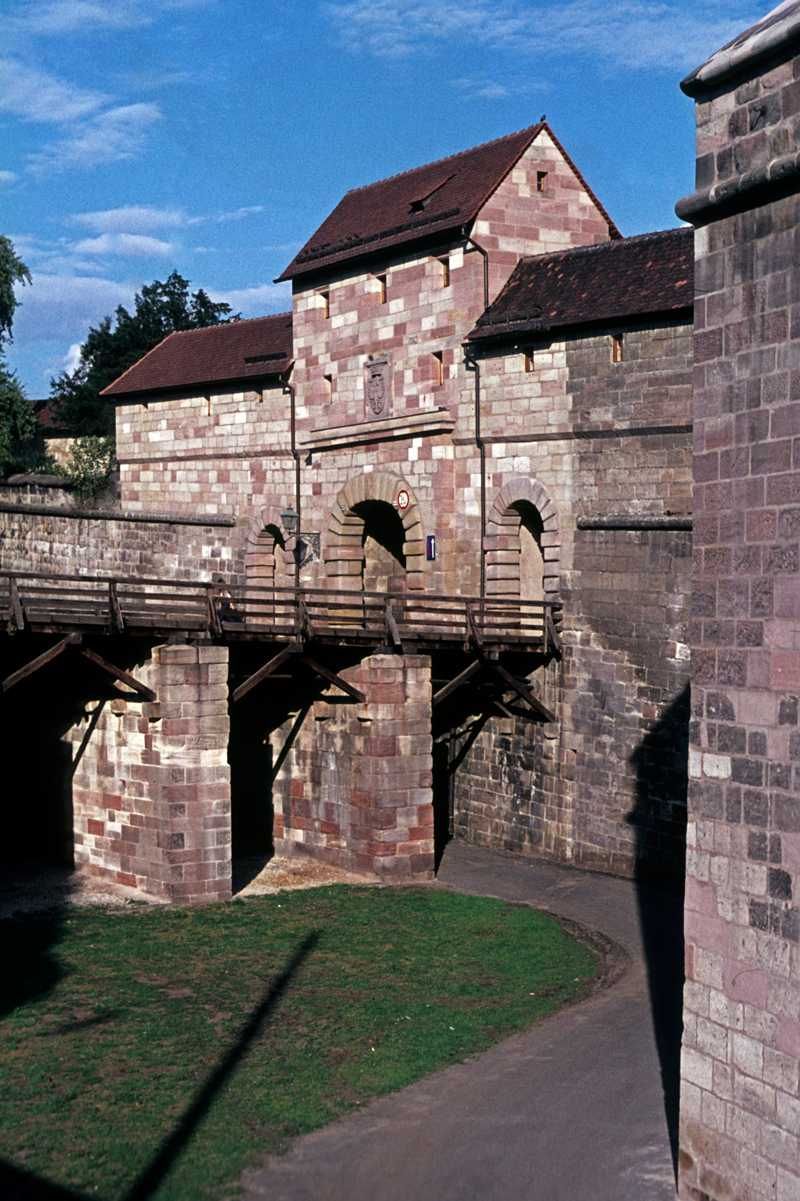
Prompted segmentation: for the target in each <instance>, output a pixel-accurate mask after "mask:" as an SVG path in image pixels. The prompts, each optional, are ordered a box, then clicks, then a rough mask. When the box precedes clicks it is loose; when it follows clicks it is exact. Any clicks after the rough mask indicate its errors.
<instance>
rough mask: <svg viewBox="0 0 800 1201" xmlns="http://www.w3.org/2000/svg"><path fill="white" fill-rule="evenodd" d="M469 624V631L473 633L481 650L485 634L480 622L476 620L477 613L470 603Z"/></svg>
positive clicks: (473, 637) (468, 611)
mask: <svg viewBox="0 0 800 1201" xmlns="http://www.w3.org/2000/svg"><path fill="white" fill-rule="evenodd" d="M467 625H468V626H469V632H470V634H471V635H472V640H473V642H474V643H475V645H476V646H477V648H478V650H481V649H482V647H483V636H482V635H481V632H480V630H479V629H478V623H477V622H476V621H475V614H474V613H473V612H472V605H470V604H468V605H467Z"/></svg>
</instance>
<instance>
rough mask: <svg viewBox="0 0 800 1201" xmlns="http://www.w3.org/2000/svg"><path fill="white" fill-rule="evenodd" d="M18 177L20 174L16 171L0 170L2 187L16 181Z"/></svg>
mask: <svg viewBox="0 0 800 1201" xmlns="http://www.w3.org/2000/svg"><path fill="white" fill-rule="evenodd" d="M18 179H19V176H18V175H17V174H16V172H15V171H0V187H5V186H6V185H8V184H12V183H16V182H17V180H18Z"/></svg>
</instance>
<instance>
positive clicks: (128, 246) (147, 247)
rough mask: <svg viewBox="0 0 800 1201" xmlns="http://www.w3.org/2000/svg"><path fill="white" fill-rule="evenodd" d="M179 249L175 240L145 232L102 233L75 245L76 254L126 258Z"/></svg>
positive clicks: (149, 255) (170, 253) (169, 253)
mask: <svg viewBox="0 0 800 1201" xmlns="http://www.w3.org/2000/svg"><path fill="white" fill-rule="evenodd" d="M178 249H179V247H177V246H176V245H175V244H174V243H173V242H162V241H160V240H159V239H158V238H148V237H146V236H145V235H144V234H101V235H100V237H99V238H85V239H84V240H83V241H82V242H78V244H77V245H76V246H74V247H73V253H74V254H91V255H95V254H96V255H112V254H113V255H121V256H123V257H125V258H152V257H153V256H154V255H156V256H161V257H164V256H166V255H172V254H175V253H176V251H177V250H178Z"/></svg>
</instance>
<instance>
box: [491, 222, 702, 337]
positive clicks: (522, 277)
mask: <svg viewBox="0 0 800 1201" xmlns="http://www.w3.org/2000/svg"><path fill="white" fill-rule="evenodd" d="M693 304H694V230H693V229H689V228H683V229H668V230H664V231H663V232H661V233H652V234H640V235H639V236H638V237H635V238H621V239H619V240H616V241H612V242H599V243H597V244H595V245H593V246H579V247H577V248H576V249H574V250H564V251H558V252H556V253H555V254H545V255H537V256H535V257H530V258H523V259H520V261H519V263H518V264H517V266H516V268H515V269H514V272H513V274H512V275H511V277H510V279H509V281H508V283H507V284H506V286H505V287H504V288H503V290H502V292H501V293H500V295H499V296H498V297H497V299H496V300H495V301H494V302H493V303H492V304H490V305H489V308H488V309H487V310H486V312H485V313H484V314H483V316H482V317H481V318H480V320H479V321H478V324H477V325H476V326H475V328H474V329H473V331H472V333H471V334H470V335H469V337H470V340H471V341H477V340H479V339H484V338H498V337H508V336H513V335H516V334H523V333H533V332H536V331H537V330H547V329H554V328H558V327H560V326H570V325H586V324H595V325H596V324H597V323H598V322H607V321H621V320H624V319H626V318H628V319H630V318H634V317H644V316H647V315H655V314H657V313H658V314H663V313H670V312H675V311H678V310H681V309H688V308H691V306H692V305H693Z"/></svg>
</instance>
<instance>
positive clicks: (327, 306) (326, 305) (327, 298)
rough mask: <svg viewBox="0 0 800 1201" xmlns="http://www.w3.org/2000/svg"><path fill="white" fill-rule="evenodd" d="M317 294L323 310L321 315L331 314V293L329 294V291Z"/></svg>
mask: <svg viewBox="0 0 800 1201" xmlns="http://www.w3.org/2000/svg"><path fill="white" fill-rule="evenodd" d="M317 295H318V296H319V298H320V300H321V301H322V308H323V310H324V313H323V316H325V317H330V315H331V294H330V292H318V293H317Z"/></svg>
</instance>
